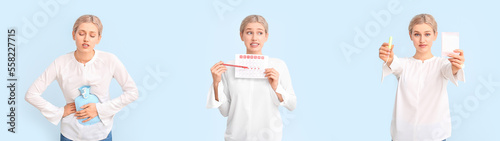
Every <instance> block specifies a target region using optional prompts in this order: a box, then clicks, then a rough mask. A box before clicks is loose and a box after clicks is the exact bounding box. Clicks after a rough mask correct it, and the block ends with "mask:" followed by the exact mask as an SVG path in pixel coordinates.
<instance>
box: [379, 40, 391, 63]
mask: <svg viewBox="0 0 500 141" xmlns="http://www.w3.org/2000/svg"><path fill="white" fill-rule="evenodd" d="M392 49H394V45H392V47H391V49H389V43H383V44H382V46H380V49H379V52H378V56H379V58H380V59H382V61H384V62H386V61H387V65H388V66H390V64H391V63H392V60H393V59H394V52H393V51H392Z"/></svg>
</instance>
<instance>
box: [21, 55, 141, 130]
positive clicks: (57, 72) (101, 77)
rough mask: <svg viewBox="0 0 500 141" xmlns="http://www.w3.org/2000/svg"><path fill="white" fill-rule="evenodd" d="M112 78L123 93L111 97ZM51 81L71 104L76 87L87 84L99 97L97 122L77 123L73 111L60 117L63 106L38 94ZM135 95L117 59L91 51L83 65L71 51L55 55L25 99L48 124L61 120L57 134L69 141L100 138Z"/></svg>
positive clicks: (131, 84)
mask: <svg viewBox="0 0 500 141" xmlns="http://www.w3.org/2000/svg"><path fill="white" fill-rule="evenodd" d="M112 78H115V79H116V81H117V82H118V83H119V84H120V86H121V87H122V90H123V94H122V95H120V96H119V97H117V98H115V99H112V100H111V99H110V97H109V85H110V82H111V80H112ZM54 80H57V82H58V83H59V87H60V88H61V90H62V93H63V95H64V99H65V100H66V103H73V102H74V101H75V98H76V97H78V96H79V95H80V91H79V90H78V88H80V87H81V86H84V85H89V86H90V90H91V93H92V94H95V95H96V96H97V97H98V98H99V100H100V103H96V109H97V113H98V114H99V117H100V119H101V122H99V123H96V124H93V125H87V126H85V125H81V124H80V123H78V121H77V119H76V116H74V113H73V114H70V115H68V116H66V117H64V118H62V116H63V114H64V106H63V107H57V106H54V105H53V104H52V103H50V102H48V101H47V100H45V99H44V98H43V97H42V93H43V92H44V91H45V89H46V88H47V86H49V85H50V83H52V82H53V81H54ZM138 97H139V93H138V90H137V87H136V85H135V83H134V81H133V80H132V77H130V75H129V74H128V72H127V70H126V69H125V66H123V64H122V63H121V62H120V60H118V58H117V57H116V56H115V55H113V54H111V53H107V52H102V51H98V50H95V54H94V57H93V58H92V59H91V60H90V61H89V62H87V63H86V64H85V65H84V64H82V63H79V62H78V61H77V60H76V59H75V56H74V51H73V52H70V53H68V54H65V55H62V56H60V57H59V58H57V59H56V60H55V61H54V62H53V63H52V64H51V65H50V66H49V67H48V68H47V69H46V70H45V72H43V74H42V75H41V76H40V77H38V79H36V80H35V82H33V84H32V85H31V87H30V88H29V89H28V92H26V96H25V99H26V101H28V102H29V103H30V104H31V105H33V106H35V107H36V108H37V109H38V110H40V112H41V113H42V115H43V116H45V118H47V120H49V121H50V122H51V123H52V124H54V125H57V124H58V123H59V121H61V134H62V135H64V136H65V137H67V138H69V139H71V140H101V139H104V138H106V137H107V135H108V134H109V133H110V131H111V128H112V127H113V117H114V115H115V114H116V113H117V112H118V111H120V109H122V108H123V107H125V106H126V105H127V104H129V103H131V102H133V101H134V100H136V99H137V98H138Z"/></svg>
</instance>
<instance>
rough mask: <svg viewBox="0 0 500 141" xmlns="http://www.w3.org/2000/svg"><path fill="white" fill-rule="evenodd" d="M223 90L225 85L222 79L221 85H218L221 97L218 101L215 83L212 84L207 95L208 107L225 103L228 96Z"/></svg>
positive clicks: (215, 106)
mask: <svg viewBox="0 0 500 141" xmlns="http://www.w3.org/2000/svg"><path fill="white" fill-rule="evenodd" d="M223 90H224V85H223V84H222V81H220V82H219V86H218V87H217V94H218V99H219V101H217V100H215V90H214V84H212V85H210V89H209V90H208V96H207V109H211V108H218V107H220V106H221V105H222V104H223V102H224V101H225V100H226V96H225V95H224V93H222V92H223Z"/></svg>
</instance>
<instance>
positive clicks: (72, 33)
mask: <svg viewBox="0 0 500 141" xmlns="http://www.w3.org/2000/svg"><path fill="white" fill-rule="evenodd" d="M71 35H72V36H73V40H76V38H75V32H73V31H71Z"/></svg>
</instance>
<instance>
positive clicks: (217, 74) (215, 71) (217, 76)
mask: <svg viewBox="0 0 500 141" xmlns="http://www.w3.org/2000/svg"><path fill="white" fill-rule="evenodd" d="M222 63H224V62H222V61H219V62H218V63H216V64H215V65H214V66H212V68H210V72H212V79H213V84H214V94H215V100H217V101H219V90H218V88H219V82H220V81H221V79H222V78H221V75H222V73H224V72H226V70H227V68H226V66H224V65H222Z"/></svg>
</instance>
